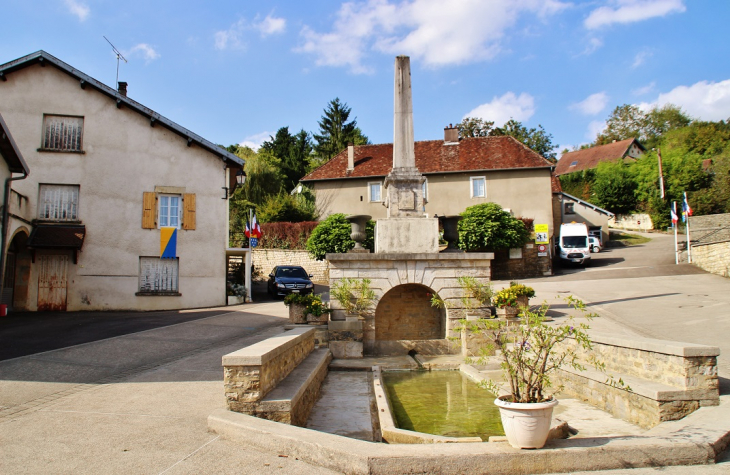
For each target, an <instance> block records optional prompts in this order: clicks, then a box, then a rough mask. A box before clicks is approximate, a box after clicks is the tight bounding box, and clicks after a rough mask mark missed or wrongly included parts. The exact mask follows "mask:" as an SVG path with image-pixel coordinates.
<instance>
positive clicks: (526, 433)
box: [494, 396, 558, 449]
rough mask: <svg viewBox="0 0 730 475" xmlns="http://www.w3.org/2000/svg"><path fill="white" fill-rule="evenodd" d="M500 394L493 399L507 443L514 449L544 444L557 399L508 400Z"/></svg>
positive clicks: (535, 447)
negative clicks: (533, 400) (538, 400)
mask: <svg viewBox="0 0 730 475" xmlns="http://www.w3.org/2000/svg"><path fill="white" fill-rule="evenodd" d="M509 397H510V396H501V397H499V398H497V399H495V400H494V404H496V405H497V407H499V415H500V416H501V417H502V427H503V428H504V433H505V435H506V436H507V440H508V441H509V444H510V445H511V446H512V447H514V448H516V449H539V448H542V447H543V446H544V445H545V441H547V437H548V432H550V422H551V421H552V418H553V408H554V407H555V406H557V405H558V400H557V399H554V398H553V399H551V400H550V401H546V402H534V403H524V402H509V401H505V400H504V398H507V399H508V398H509Z"/></svg>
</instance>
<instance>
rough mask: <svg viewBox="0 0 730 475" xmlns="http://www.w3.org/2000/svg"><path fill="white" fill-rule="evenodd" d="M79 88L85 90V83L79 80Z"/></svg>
mask: <svg viewBox="0 0 730 475" xmlns="http://www.w3.org/2000/svg"><path fill="white" fill-rule="evenodd" d="M79 86H81V89H86V81H84V80H83V79H81V80H80V81H79Z"/></svg>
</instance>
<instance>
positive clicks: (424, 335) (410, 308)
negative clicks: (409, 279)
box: [375, 284, 446, 353]
mask: <svg viewBox="0 0 730 475" xmlns="http://www.w3.org/2000/svg"><path fill="white" fill-rule="evenodd" d="M431 294H433V290H431V289H429V288H428V287H426V286H424V285H419V284H404V285H399V286H397V287H393V288H392V289H390V290H389V291H388V292H387V293H386V294H385V295H383V297H382V298H381V299H380V302H379V303H378V307H377V308H376V309H375V340H376V341H378V342H383V341H400V340H443V339H445V338H446V312H445V311H444V310H443V309H441V308H437V307H432V306H431ZM406 353H407V350H406Z"/></svg>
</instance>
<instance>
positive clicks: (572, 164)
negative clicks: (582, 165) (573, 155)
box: [570, 160, 578, 167]
mask: <svg viewBox="0 0 730 475" xmlns="http://www.w3.org/2000/svg"><path fill="white" fill-rule="evenodd" d="M576 165H578V160H576V161H574V162H571V163H570V166H571V167H574V166H576Z"/></svg>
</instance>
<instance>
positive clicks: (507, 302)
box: [494, 282, 535, 308]
mask: <svg viewBox="0 0 730 475" xmlns="http://www.w3.org/2000/svg"><path fill="white" fill-rule="evenodd" d="M534 296H535V289H533V288H532V287H527V286H526V285H524V284H518V283H517V282H512V283H511V284H510V286H509V287H507V288H504V289H502V290H500V291H499V292H497V294H496V295H495V296H494V305H495V306H496V307H499V308H504V307H516V306H517V298H518V297H527V298H528V299H529V298H532V297H534Z"/></svg>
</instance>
